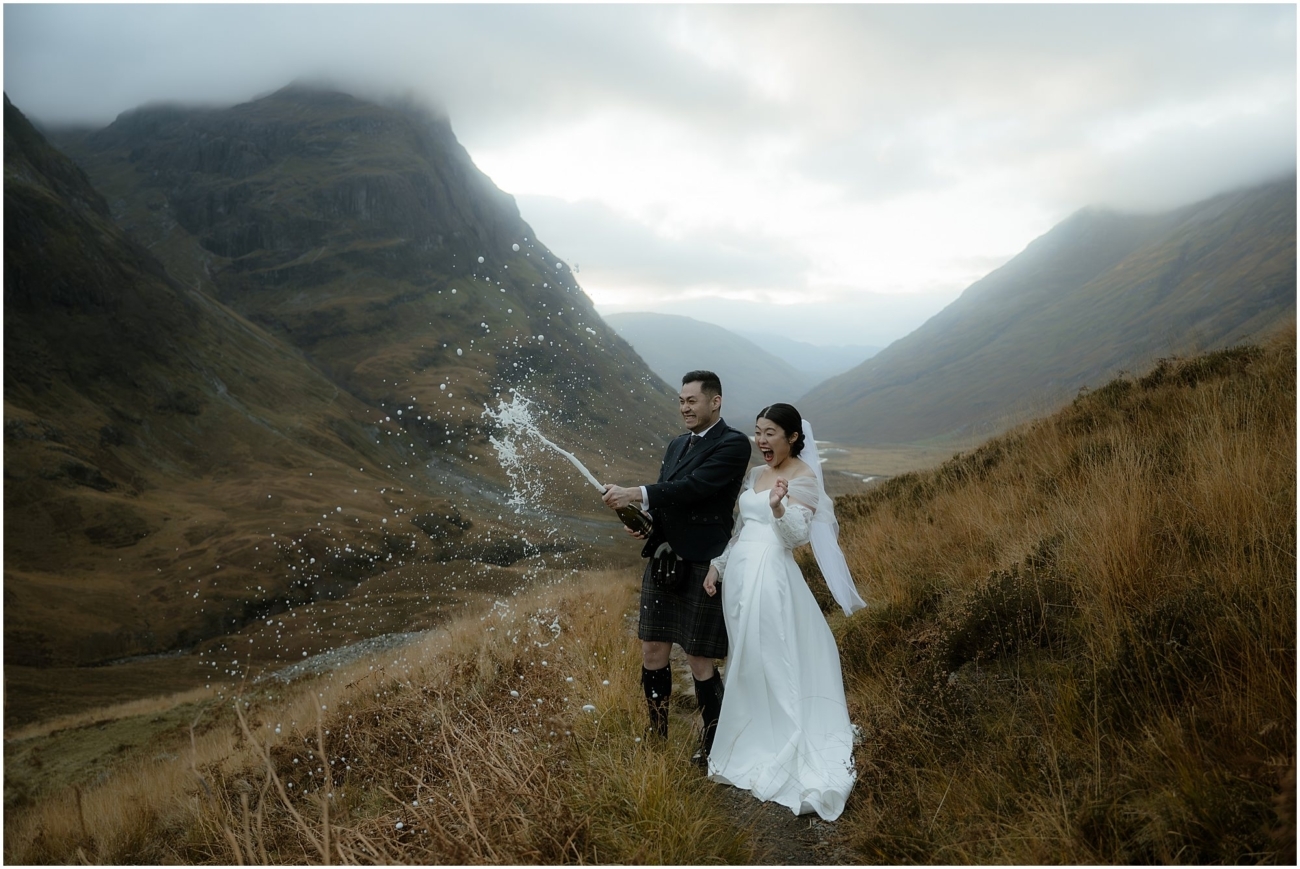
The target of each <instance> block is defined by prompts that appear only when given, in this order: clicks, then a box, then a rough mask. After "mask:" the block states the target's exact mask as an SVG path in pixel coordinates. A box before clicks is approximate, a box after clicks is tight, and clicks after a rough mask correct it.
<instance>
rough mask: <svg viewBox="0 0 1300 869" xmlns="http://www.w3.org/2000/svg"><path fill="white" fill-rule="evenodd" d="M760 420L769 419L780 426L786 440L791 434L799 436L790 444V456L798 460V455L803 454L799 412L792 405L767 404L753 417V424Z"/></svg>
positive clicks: (801, 419)
mask: <svg viewBox="0 0 1300 869" xmlns="http://www.w3.org/2000/svg"><path fill="white" fill-rule="evenodd" d="M760 419H770V420H771V421H772V422H774V423H776V424H777V425H778V426H780V428H781V431H783V432H785V436H786V437H787V438H789V437H790V435H792V434H797V435H799V437H798V438H796V439H795V442H794V443H792V444H790V455H792V456H794V457H795V458H798V457H799V454H800V453H801V452H803V417H801V416H800V415H799V411H797V410H795V408H794V405H792V404H769V405H768V406H767V407H765V408H763V409H762V410H760V411H759V412H758V416H756V417H754V421H755V422H758V420H760Z"/></svg>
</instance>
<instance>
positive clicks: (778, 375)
mask: <svg viewBox="0 0 1300 869" xmlns="http://www.w3.org/2000/svg"><path fill="white" fill-rule="evenodd" d="M605 322H607V323H609V325H610V326H612V327H613V328H614V331H616V332H618V334H619V335H620V336H622V338H623V339H624V340H626V341H627V342H628V343H629V344H631V345H632V347H633V348H634V349H635V350H636V352H637V353H638V354H639V355H640V356H641V358H642V359H644V360H645V362H646V364H647V365H649V366H650V368H651V370H652V371H654V372H655V373H656V374H658V375H659V376H660V377H661V378H663V380H664V382H666V383H668V384H669V385H671V386H672V387H673V390H674V391H676V390H677V389H678V388H679V387H680V385H681V382H682V375H683V374H685V373H686V372H688V371H692V370H694V369H700V368H702V369H706V370H709V371H712V372H714V373H715V374H717V375H718V377H719V378H721V380H722V393H723V398H722V401H723V405H722V413H723V416H724V417H725V418H726V419H727V421H728V423H729V424H730V425H733V426H735V427H737V428H739V429H740V430H741V431H743V432H749V430H750V428H751V427H752V425H753V422H754V418H755V416H756V415H757V413H758V411H759V410H761V409H762V408H764V407H766V406H767V405H769V404H773V403H775V402H778V401H784V402H789V403H794V402H795V401H796V400H797V399H798V398H799V396H801V395H803V394H804V393H805V392H807V391H808V388H809V387H811V386H812V385H813V384H814V383H816V382H817V381H816V378H815V377H814V376H813V375H810V374H808V373H806V372H803V371H799V370H797V369H795V368H794V367H793V366H791V365H790V364H789V363H788V362H786V361H785V360H784V359H782V358H781V357H780V356H778V355H776V354H774V353H772V352H770V351H768V350H765V349H764V348H763V347H761V346H759V345H758V344H756V343H754V342H753V341H750V340H749V339H748V338H742V337H741V336H740V335H737V334H736V333H735V332H730V331H728V330H726V329H723V328H722V327H721V326H714V325H713V324H711V323H703V322H700V321H699V320H693V319H691V318H690V317H681V316H677V315H674V314H652V313H641V312H628V313H623V314H610V315H609V316H607V317H606V318H605Z"/></svg>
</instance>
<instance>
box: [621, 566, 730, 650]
mask: <svg viewBox="0 0 1300 869" xmlns="http://www.w3.org/2000/svg"><path fill="white" fill-rule="evenodd" d="M653 563H654V561H653V560H648V561H647V562H646V566H645V572H644V573H643V574H642V575H641V620H640V622H639V623H638V625H637V631H636V635H637V637H638V638H640V639H642V640H646V641H648V642H660V643H676V644H677V645H679V646H681V647H682V649H683V650H684V651H685V652H686V654H688V655H697V656H699V657H701V658H725V657H727V625H726V622H725V621H724V620H723V616H722V587H721V583H719V586H718V593H717V594H716V595H714V596H713V597H709V596H708V595H707V594H706V593H705V592H704V577H705V576H706V575H708V572H709V563H708V562H707V561H696V562H692V563H691V576H690V579H688V580H687V581H686V583H685V587H683V588H680V589H678V590H675V591H667V590H665V589H663V588H661V587H660V586H659V585H658V584H657V583H656V582H655V581H654V579H653V578H652V577H651V575H650V567H651V565H652V564H653Z"/></svg>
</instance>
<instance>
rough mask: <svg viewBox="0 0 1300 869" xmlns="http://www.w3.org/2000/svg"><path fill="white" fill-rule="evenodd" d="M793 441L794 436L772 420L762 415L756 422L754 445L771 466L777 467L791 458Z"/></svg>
mask: <svg viewBox="0 0 1300 869" xmlns="http://www.w3.org/2000/svg"><path fill="white" fill-rule="evenodd" d="M795 437H798V435H795ZM792 443H794V437H791V436H790V435H788V434H786V433H785V430H784V429H783V428H781V427H780V426H779V425H777V424H776V423H774V422H772V420H770V419H767V418H766V417H761V416H760V417H759V418H758V421H757V422H755V423H754V445H755V446H757V447H758V451H759V452H760V453H762V454H763V461H764V462H766V463H767V466H768V467H769V468H774V467H777V466H779V465H780V464H781V463H782V462H784V461H785V460H786V459H788V458H790V444H792Z"/></svg>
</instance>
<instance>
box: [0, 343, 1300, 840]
mask: <svg viewBox="0 0 1300 869" xmlns="http://www.w3.org/2000/svg"><path fill="white" fill-rule="evenodd" d="M1295 402H1296V393H1295V337H1294V329H1292V330H1291V331H1290V332H1288V333H1287V334H1286V335H1284V336H1282V337H1280V338H1279V339H1277V340H1275V341H1272V342H1270V343H1268V344H1267V345H1265V346H1263V347H1259V348H1238V349H1234V350H1228V351H1222V352H1220V353H1215V354H1209V355H1207V356H1205V357H1198V358H1197V359H1192V360H1181V361H1178V360H1171V361H1166V362H1164V363H1162V364H1161V365H1160V366H1158V367H1157V368H1156V369H1155V370H1153V371H1152V372H1151V373H1149V374H1147V375H1146V376H1144V377H1141V378H1123V379H1120V380H1117V381H1115V382H1113V383H1111V384H1108V385H1106V386H1104V387H1102V388H1100V389H1097V390H1095V391H1093V392H1091V393H1087V394H1084V395H1081V396H1079V398H1078V399H1077V400H1076V401H1074V402H1073V404H1072V405H1070V406H1069V407H1067V408H1065V409H1064V410H1063V411H1062V412H1060V413H1058V414H1056V415H1055V416H1053V417H1050V418H1048V419H1044V420H1041V421H1038V422H1036V423H1033V424H1031V425H1027V426H1024V427H1022V428H1019V429H1017V430H1015V431H1013V432H1011V433H1010V434H1008V435H1006V436H1004V437H1000V438H997V439H995V440H992V441H989V442H988V443H986V444H984V445H982V446H980V447H979V448H977V449H975V450H973V451H971V452H969V453H965V454H961V455H958V456H956V457H954V458H953V459H952V460H950V461H948V462H946V463H944V464H943V465H941V466H939V467H937V468H935V469H933V470H931V471H928V472H923V473H911V474H905V475H902V476H900V477H897V478H895V479H893V480H891V481H889V482H888V483H886V484H885V485H882V486H880V487H879V488H878V489H876V490H874V491H872V492H871V493H869V494H867V495H864V496H853V497H845V498H843V499H841V501H840V502H839V504H840V514H841V516H840V518H841V522H842V524H843V533H842V539H843V542H844V545H845V550H846V555H847V557H848V559H849V562H850V566H851V567H852V568H853V570H854V574H855V575H856V576H857V577H859V579H860V580H861V581H862V582H863V586H864V588H863V590H864V592H865V593H866V596H867V598H868V600H869V601H870V602H871V603H872V607H871V608H870V609H868V610H866V611H864V612H861V613H858V614H855V615H854V616H853V617H852V618H848V619H846V618H844V617H842V616H841V615H840V614H839V613H838V611H835V612H832V613H831V614H830V616H829V618H830V622H831V625H832V628H833V629H834V630H835V632H836V634H837V638H838V640H839V643H840V651H841V655H842V662H843V672H844V675H845V680H846V687H847V689H848V695H849V703H850V706H851V708H852V712H853V715H854V718H855V720H856V721H857V722H858V723H859V724H860V725H861V726H862V728H863V732H864V741H863V745H862V746H861V748H860V750H859V752H858V757H857V763H858V770H859V776H860V778H859V783H858V787H857V790H856V791H855V793H854V795H853V797H852V799H851V800H850V802H849V805H848V808H847V810H846V813H845V814H844V815H843V816H842V817H841V819H840V821H839V822H838V823H837V824H836V830H837V831H838V832H839V833H840V834H841V836H842V839H843V840H844V842H845V844H847V845H848V846H849V847H851V848H852V849H854V850H855V851H856V853H857V855H858V856H859V858H860V859H861V860H862V861H863V862H885V863H945V864H956V863H989V862H996V863H1226V862H1234V863H1235V862H1266V863H1267V862H1275V863H1276V862H1280V863H1293V862H1294V856H1295V765H1296V761H1295V758H1296V747H1295V741H1296V719H1295V708H1296V697H1295V638H1296V619H1295V617H1296V598H1295V563H1296V561H1295V559H1296V522H1295V516H1296V513H1295V508H1296V491H1295V480H1296V476H1295V475H1296V464H1295ZM814 587H816V583H814ZM823 603H824V605H828V604H829V600H825V601H823ZM634 606H635V589H634V577H633V576H632V575H631V572H619V571H610V572H607V573H604V574H598V573H590V574H586V575H584V576H582V577H579V578H578V579H571V580H564V581H559V580H558V579H557V581H555V582H554V583H553V584H550V585H546V586H544V587H541V588H537V589H534V590H532V591H529V592H526V593H523V594H520V595H518V596H516V597H512V598H510V599H509V600H508V601H499V602H497V603H496V604H495V605H491V606H490V608H485V609H484V611H483V612H481V613H478V614H472V615H467V616H466V617H464V618H462V619H460V620H459V621H456V622H454V623H452V624H450V625H449V626H448V627H447V628H446V629H445V630H440V631H439V632H438V633H437V634H436V635H435V636H433V637H432V638H431V639H429V640H427V641H424V642H422V643H421V644H418V645H416V646H407V647H404V648H402V649H400V650H397V651H391V652H387V653H384V654H382V655H379V656H376V657H374V658H371V659H369V660H367V661H363V662H360V663H357V664H354V665H351V666H349V667H348V668H346V669H340V670H338V671H336V672H334V673H332V674H330V675H329V676H327V677H323V678H319V679H316V680H313V681H308V682H304V683H301V684H298V685H296V686H294V688H293V689H292V690H291V691H289V692H286V693H284V694H283V695H282V696H277V697H271V696H269V695H268V694H266V693H256V692H251V691H250V692H249V693H248V694H247V696H245V697H242V698H240V700H239V701H238V702H237V703H235V704H233V705H231V706H228V707H226V708H221V709H219V708H215V707H208V708H205V709H204V711H203V717H202V718H201V719H200V720H199V721H197V722H196V723H195V725H194V726H193V727H192V728H191V730H190V733H189V735H188V736H187V739H188V740H189V742H188V745H187V747H186V750H185V751H184V752H181V753H180V754H181V756H180V757H178V758H177V759H176V760H174V761H158V760H153V761H149V762H145V761H143V760H142V761H138V762H133V763H131V764H128V765H124V766H121V767H119V768H116V769H115V770H114V771H113V773H112V775H109V776H107V777H106V778H105V779H104V780H102V781H100V782H98V783H96V784H93V785H87V786H85V787H83V788H77V789H67V790H63V791H60V792H58V793H55V794H53V795H41V796H39V797H34V798H33V802H32V804H31V805H29V806H23V807H21V809H19V810H14V811H9V810H7V811H6V815H5V857H6V859H7V860H8V861H9V862H16V863H69V862H91V863H145V862H161V863H219V864H231V863H295V864H298V863H323V862H349V863H384V864H394V863H456V864H474V863H493V864H501V863H509V864H549V863H602V864H613V863H654V864H665V865H669V864H680V863H691V864H704V863H749V862H752V861H753V860H754V859H756V857H757V852H756V851H755V847H754V845H753V841H752V837H751V836H750V834H749V831H747V830H745V829H738V828H737V827H736V825H735V824H734V823H733V822H732V821H731V819H729V818H728V817H727V816H726V814H725V810H724V809H723V808H722V805H723V804H724V801H722V800H719V799H718V798H717V796H718V793H717V790H716V786H714V785H711V784H709V783H708V782H707V781H705V780H704V779H703V777H702V776H700V775H699V773H698V771H697V770H694V769H693V768H692V767H691V766H690V763H689V758H688V754H689V749H690V747H691V739H690V734H684V733H678V734H676V736H675V738H674V740H673V741H672V742H670V743H669V744H667V745H653V744H645V743H642V742H641V741H640V740H639V738H638V737H640V736H641V734H642V728H643V726H644V709H643V706H642V703H643V701H642V700H641V699H640V697H641V692H640V686H639V684H638V682H637V676H638V674H639V655H638V647H637V643H636V641H635V640H634V639H633V638H632V637H631V635H630V633H629V631H628V630H627V621H626V619H627V616H626V614H627V613H628V612H629V611H630V610H632V609H633V608H634ZM485 607H488V605H485ZM680 699H685V698H684V695H683V696H682V697H681V698H679V700H680ZM150 711H157V710H154V709H152V707H150ZM71 723H75V722H70V724H71ZM681 726H682V725H681V724H680V722H679V723H676V724H674V727H675V728H680V727H681Z"/></svg>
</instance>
